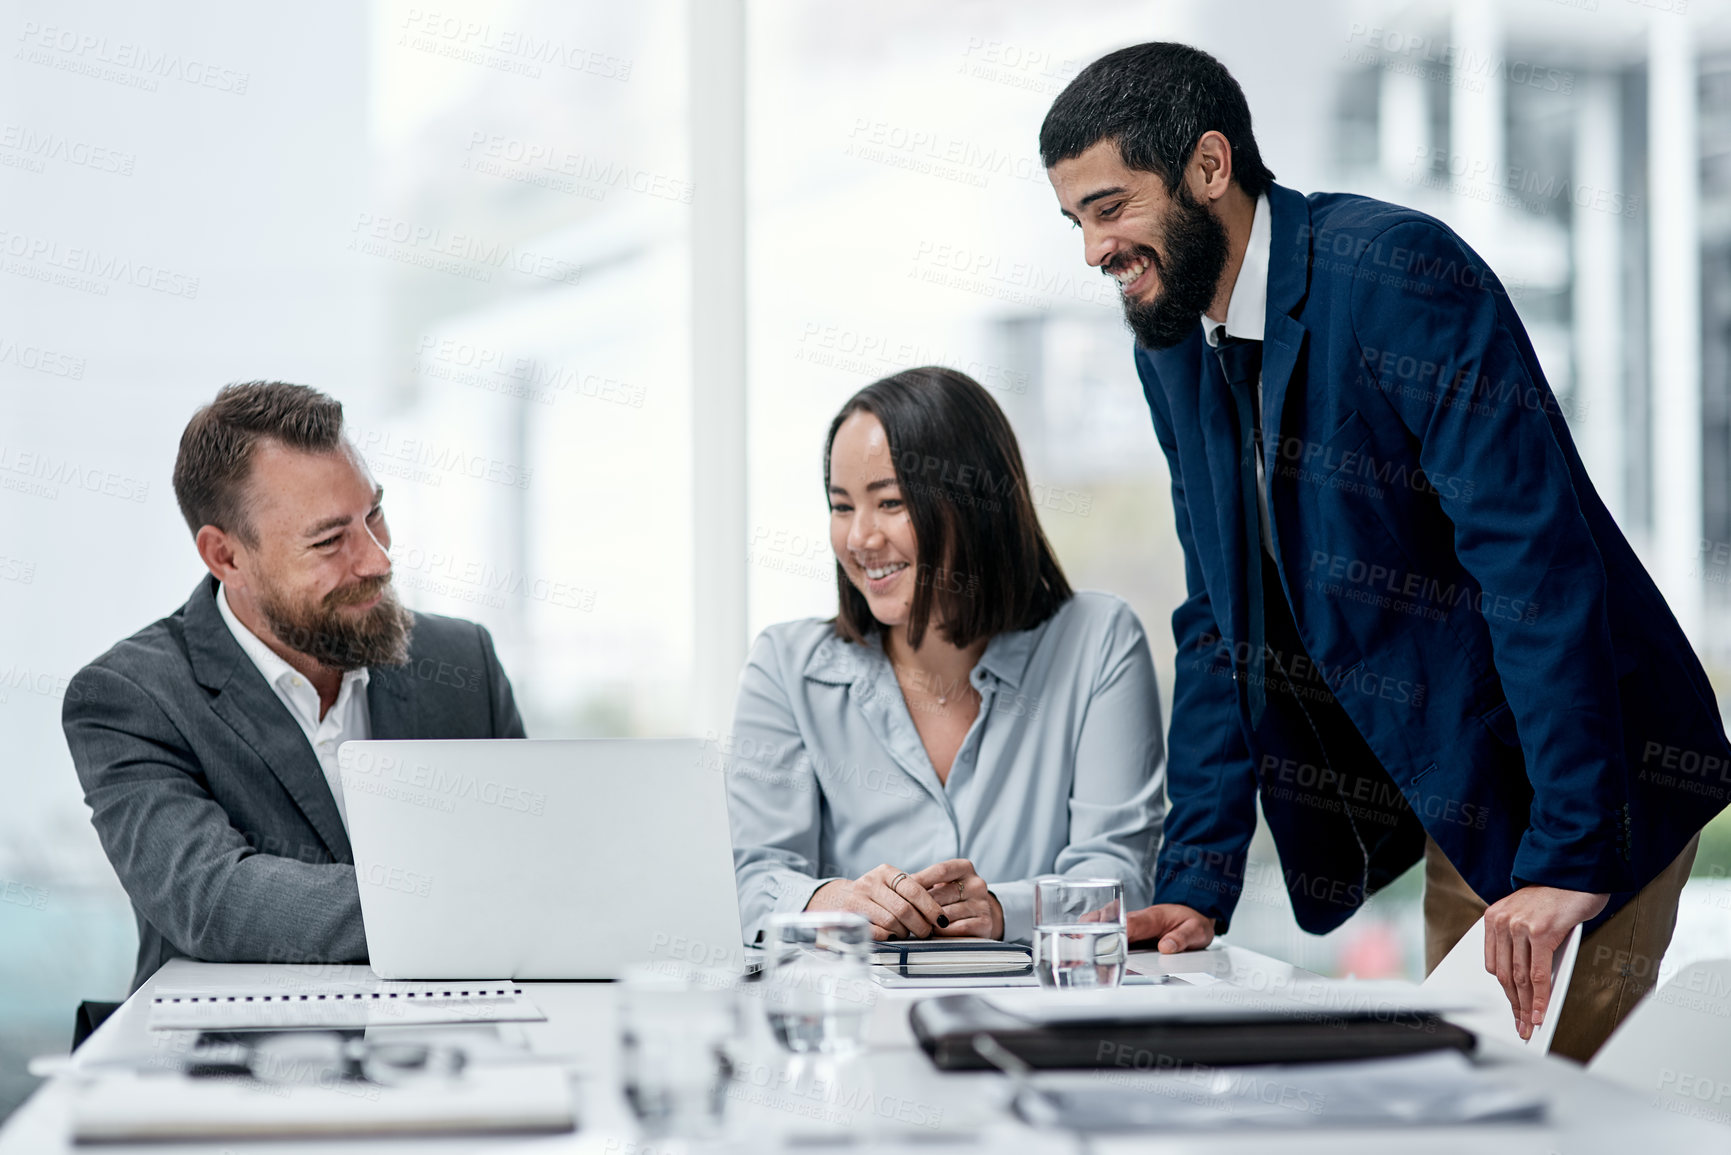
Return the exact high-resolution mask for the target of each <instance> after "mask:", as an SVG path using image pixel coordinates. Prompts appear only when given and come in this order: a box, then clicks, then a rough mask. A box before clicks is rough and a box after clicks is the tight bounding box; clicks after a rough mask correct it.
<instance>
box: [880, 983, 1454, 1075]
mask: <svg viewBox="0 0 1731 1155" xmlns="http://www.w3.org/2000/svg"><path fill="white" fill-rule="evenodd" d="M909 1019H910V1021H911V1023H912V1025H913V1030H914V1037H915V1038H917V1039H918V1040H919V1043H920V1046H921V1047H922V1048H923V1049H924V1050H925V1052H926V1054H928V1055H930V1056H931V1059H932V1062H933V1063H935V1064H937V1065H938V1066H939V1067H940V1068H942V1069H944V1070H948V1071H967V1070H980V1069H986V1068H989V1067H990V1066H991V1064H990V1063H988V1062H986V1060H985V1059H983V1058H981V1057H980V1054H979V1052H977V1051H976V1050H975V1049H974V1036H975V1035H979V1034H987V1035H990V1036H991V1037H992V1038H993V1039H994V1040H996V1041H997V1043H998V1044H999V1045H1000V1046H1002V1047H1003V1048H1004V1049H1006V1050H1008V1051H1009V1052H1010V1053H1011V1054H1013V1055H1015V1056H1016V1057H1017V1058H1019V1059H1021V1060H1022V1061H1023V1062H1024V1063H1026V1064H1028V1066H1030V1067H1036V1068H1042V1069H1060V1068H1068V1069H1076V1068H1081V1069H1103V1068H1116V1069H1123V1070H1137V1071H1161V1070H1171V1069H1173V1068H1177V1067H1187V1066H1209V1067H1231V1066H1245V1065H1249V1064H1257V1063H1314V1062H1324V1061H1329V1060H1345V1059H1378V1058H1387V1057H1389V1056H1391V1055H1415V1054H1420V1053H1422V1052H1426V1051H1446V1050H1454V1051H1461V1052H1464V1053H1466V1054H1471V1053H1472V1052H1473V1049H1474V1047H1475V1046H1476V1044H1477V1040H1476V1039H1475V1038H1474V1037H1473V1034H1472V1032H1471V1031H1468V1030H1465V1029H1464V1028H1462V1027H1458V1026H1456V1025H1454V1024H1453V1023H1449V1022H1445V1021H1444V1020H1442V1019H1441V1018H1438V1017H1437V1016H1436V1015H1434V1014H1430V1013H1427V1012H1420V1011H1405V1012H1401V1013H1398V1014H1381V1013H1374V1012H1348V1013H1336V1012H1320V1011H1309V1010H1306V1009H1305V1008H1302V1007H1300V1008H1295V1009H1294V1010H1293V1011H1292V1012H1284V1011H1282V1012H1274V1011H1267V1010H1263V1011H1246V1012H1245V1013H1244V1014H1242V1015H1240V1016H1233V1017H1230V1018H1222V1017H1220V1016H1205V1017H1199V1016H1187V1015H1185V1014H1184V1013H1182V1012H1179V1013H1175V1014H1173V1015H1171V1016H1163V1017H1160V1018H1147V1017H1142V1018H1137V1019H1135V1020H1122V1019H1118V1020H1113V1019H1101V1020H1099V1021H1090V1022H1076V1021H1067V1022H1064V1023H1058V1024H1041V1023H1038V1022H1033V1021H1030V1020H1028V1019H1024V1018H1021V1017H1019V1016H1017V1015H1013V1014H1010V1013H1009V1012H1007V1011H1004V1010H1001V1009H999V1008H998V1007H995V1006H993V1005H992V1004H991V1003H990V1002H988V1001H987V1000H986V999H984V998H982V997H980V996H979V995H972V994H958V995H942V996H939V997H937V998H930V999H925V1000H922V1001H921V1002H918V1003H915V1004H914V1006H913V1009H912V1010H911V1011H909Z"/></svg>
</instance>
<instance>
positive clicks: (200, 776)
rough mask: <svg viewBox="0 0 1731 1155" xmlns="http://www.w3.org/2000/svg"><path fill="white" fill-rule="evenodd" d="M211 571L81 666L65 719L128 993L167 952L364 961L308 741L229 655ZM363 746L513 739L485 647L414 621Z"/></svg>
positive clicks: (513, 715)
mask: <svg viewBox="0 0 1731 1155" xmlns="http://www.w3.org/2000/svg"><path fill="white" fill-rule="evenodd" d="M216 590H217V582H216V579H215V578H210V577H207V578H205V579H204V580H203V581H202V582H200V583H199V585H198V588H197V589H196V590H194V591H193V594H192V597H191V598H190V599H189V600H188V601H187V603H186V604H185V605H184V606H182V607H181V608H180V609H179V610H176V611H175V612H174V613H173V614H172V615H170V616H169V617H166V618H163V619H162V620H161V621H159V622H156V623H154V624H153V625H150V626H147V627H145V628H144V629H143V630H141V631H139V632H138V633H136V634H134V635H133V636H132V637H130V638H128V639H126V640H125V641H123V642H121V643H120V644H119V645H117V646H115V647H114V648H113V649H111V650H109V651H108V652H107V653H106V654H103V655H102V656H101V657H100V658H98V659H96V660H95V661H94V662H92V663H90V665H88V666H86V667H84V669H82V670H80V671H79V672H78V674H77V676H75V677H74V678H73V679H72V681H71V683H70V684H69V685H68V686H67V690H66V697H65V708H64V710H63V711H62V718H61V721H62V724H63V725H64V726H65V729H66V744H67V745H68V746H70V747H71V749H72V762H73V765H74V766H75V767H76V768H77V770H78V780H79V782H80V783H82V784H83V786H84V800H85V802H86V803H87V804H88V805H89V806H90V820H91V822H92V823H93V824H94V825H95V827H96V833H97V835H98V836H99V837H100V838H101V840H102V847H103V849H104V850H105V851H106V852H107V854H108V860H109V861H110V862H111V863H113V864H114V870H115V873H116V874H118V875H119V876H120V883H121V885H122V886H124V887H125V888H126V893H127V894H128V895H129V896H131V898H132V907H133V912H134V914H135V915H136V917H137V920H138V965H137V969H136V970H135V971H134V973H133V978H132V986H133V989H134V990H137V989H138V986H139V984H140V983H142V982H144V980H145V979H147V978H149V977H150V976H151V975H152V974H154V973H155V972H156V970H157V968H158V967H160V966H161V965H162V964H163V963H165V962H167V961H168V960H169V959H171V958H181V957H186V958H195V959H203V960H206V961H210V962H365V961H366V958H367V940H366V934H365V932H364V931H363V930H362V928H361V902H360V892H359V890H358V889H357V887H356V884H355V869H354V855H353V852H352V851H351V850H350V848H349V839H348V834H347V833H346V832H345V831H344V829H343V823H342V819H341V817H340V816H339V815H338V813H337V805H336V800H335V799H334V798H333V797H332V796H331V791H330V787H329V785H328V784H327V783H326V782H325V777H324V774H323V772H322V771H321V769H320V767H319V762H318V758H317V757H316V756H315V755H314V753H313V749H312V746H311V744H310V743H308V742H307V739H306V734H305V733H304V732H303V731H302V730H301V728H300V726H299V725H298V724H297V723H296V722H295V720H294V718H293V717H292V716H291V715H290V714H289V712H288V709H287V707H285V706H284V705H283V704H282V701H281V700H280V699H279V698H278V697H277V696H276V694H275V693H274V692H273V691H272V690H271V688H270V686H269V685H268V684H267V683H266V682H265V680H264V677H263V676H262V675H261V674H260V673H259V672H258V667H256V666H254V665H253V663H252V661H251V660H250V659H249V658H248V657H247V656H246V654H245V652H244V651H242V650H241V648H240V644H239V643H238V642H236V641H235V639H234V635H233V634H232V633H230V632H229V629H228V626H227V624H226V623H225V622H224V621H223V620H222V617H221V615H220V613H219V611H218V610H217V605H216ZM367 708H368V711H369V713H370V715H371V721H372V735H373V737H374V738H521V737H523V720H522V718H520V717H519V716H518V714H517V704H516V702H515V701H514V700H513V698H512V696H511V683H510V681H509V679H507V678H506V676H505V671H504V670H503V669H502V668H501V667H500V665H499V659H498V657H497V656H496V655H495V654H494V652H493V639H492V638H491V637H490V636H489V635H488V633H487V631H486V630H484V629H482V628H481V627H480V626H478V625H476V624H475V623H474V622H469V621H464V620H462V619H460V618H446V617H438V616H435V615H431V614H416V615H415V628H414V632H413V635H412V636H411V638H410V641H409V664H408V665H407V666H404V667H385V666H376V667H373V669H372V676H371V679H370V681H369V683H368V686H367Z"/></svg>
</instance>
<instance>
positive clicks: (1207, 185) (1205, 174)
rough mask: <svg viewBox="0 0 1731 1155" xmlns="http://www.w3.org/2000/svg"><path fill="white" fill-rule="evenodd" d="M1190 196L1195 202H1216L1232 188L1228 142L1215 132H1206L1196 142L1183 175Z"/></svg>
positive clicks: (1213, 130)
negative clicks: (1185, 178)
mask: <svg viewBox="0 0 1731 1155" xmlns="http://www.w3.org/2000/svg"><path fill="white" fill-rule="evenodd" d="M1185 175H1186V176H1187V177H1188V178H1189V180H1190V192H1191V195H1192V196H1194V197H1195V198H1196V200H1197V201H1198V202H1201V203H1206V202H1208V201H1212V200H1219V199H1220V198H1221V197H1223V196H1225V195H1226V190H1227V189H1229V188H1231V187H1232V142H1231V141H1229V140H1227V139H1226V137H1225V136H1224V135H1222V134H1221V133H1220V132H1219V130H1217V129H1209V130H1208V131H1207V132H1205V133H1203V134H1202V139H1201V140H1199V141H1197V142H1196V150H1195V151H1194V152H1192V153H1191V154H1190V167H1189V169H1188V170H1187V171H1186V174H1185Z"/></svg>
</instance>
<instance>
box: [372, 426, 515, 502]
mask: <svg viewBox="0 0 1731 1155" xmlns="http://www.w3.org/2000/svg"><path fill="white" fill-rule="evenodd" d="M353 434H354V436H353V441H354V444H355V448H356V449H358V450H360V452H361V456H362V457H364V458H365V459H366V462H367V465H368V467H370V468H371V469H372V470H373V471H374V472H375V473H387V474H390V475H392V476H394V477H401V478H404V479H406V480H408V481H417V482H421V483H423V484H427V485H438V484H440V483H441V482H443V481H444V479H445V477H447V476H457V477H467V478H470V479H471V480H474V481H490V482H494V483H496V484H498V485H505V486H509V487H511V488H512V489H528V488H529V482H530V479H531V478H533V477H534V475H535V469H534V467H533V466H524V465H518V464H517V463H516V462H512V461H504V460H501V459H500V458H497V457H489V456H487V455H486V454H484V453H476V452H473V451H472V450H469V449H467V448H464V447H462V446H458V445H450V444H447V443H444V442H440V441H435V440H433V439H431V438H427V437H399V436H397V435H396V434H394V433H390V432H387V431H385V430H380V429H357V430H354V431H353Z"/></svg>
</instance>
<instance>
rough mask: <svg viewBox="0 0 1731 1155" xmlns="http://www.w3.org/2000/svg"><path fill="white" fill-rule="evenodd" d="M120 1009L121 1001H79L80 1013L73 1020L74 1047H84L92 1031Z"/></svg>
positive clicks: (74, 1048) (75, 1048)
mask: <svg viewBox="0 0 1731 1155" xmlns="http://www.w3.org/2000/svg"><path fill="white" fill-rule="evenodd" d="M119 1009H120V1004H119V1003H93V1002H90V1001H89V1000H86V1001H84V1002H82V1003H79V1004H78V1014H77V1015H76V1016H74V1018H73V1020H72V1049H73V1050H74V1051H76V1050H77V1049H78V1048H79V1047H82V1046H83V1045H84V1040H85V1039H88V1038H89V1037H90V1033H91V1032H92V1031H94V1030H95V1029H96V1028H97V1027H100V1026H101V1025H102V1024H103V1023H105V1022H107V1021H108V1016H109V1015H112V1014H113V1013H114V1012H115V1011H118V1010H119Z"/></svg>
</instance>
